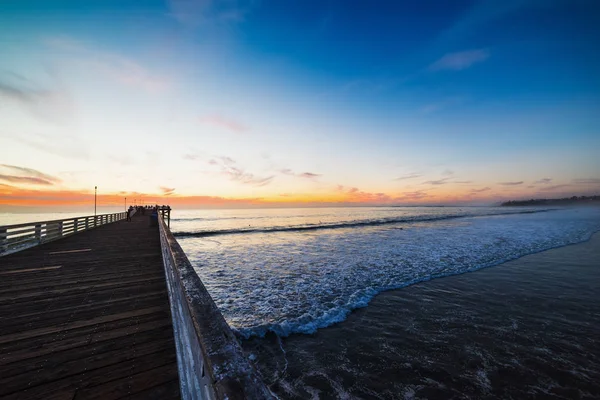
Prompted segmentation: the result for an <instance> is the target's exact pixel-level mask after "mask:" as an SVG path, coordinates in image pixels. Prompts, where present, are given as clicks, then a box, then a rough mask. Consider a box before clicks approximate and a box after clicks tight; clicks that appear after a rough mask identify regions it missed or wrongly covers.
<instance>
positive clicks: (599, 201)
mask: <svg viewBox="0 0 600 400" xmlns="http://www.w3.org/2000/svg"><path fill="white" fill-rule="evenodd" d="M575 204H576V205H590V204H594V205H600V196H579V197H578V196H572V197H564V198H562V199H531V200H510V201H506V202H504V203H502V204H501V205H502V206H566V205H575Z"/></svg>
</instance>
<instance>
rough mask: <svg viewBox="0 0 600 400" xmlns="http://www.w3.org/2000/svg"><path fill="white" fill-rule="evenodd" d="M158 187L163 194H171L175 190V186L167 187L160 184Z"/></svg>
mask: <svg viewBox="0 0 600 400" xmlns="http://www.w3.org/2000/svg"><path fill="white" fill-rule="evenodd" d="M159 189H160V191H161V192H162V193H163V194H164V195H165V196H169V195H172V194H173V193H174V192H175V188H168V187H165V186H160V187H159Z"/></svg>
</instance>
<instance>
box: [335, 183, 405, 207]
mask: <svg viewBox="0 0 600 400" xmlns="http://www.w3.org/2000/svg"><path fill="white" fill-rule="evenodd" d="M335 190H336V191H337V192H339V193H342V194H344V195H345V197H346V198H345V201H347V202H351V203H375V204H384V203H390V202H393V201H394V199H393V198H392V197H391V196H389V195H388V194H386V193H372V192H365V191H363V190H360V189H359V188H357V187H346V186H343V185H337V186H336V189H335Z"/></svg>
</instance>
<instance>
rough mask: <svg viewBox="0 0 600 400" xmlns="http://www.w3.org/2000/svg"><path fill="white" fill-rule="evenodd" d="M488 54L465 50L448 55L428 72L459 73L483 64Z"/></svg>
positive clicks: (435, 63)
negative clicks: (451, 71) (450, 71)
mask: <svg viewBox="0 0 600 400" xmlns="http://www.w3.org/2000/svg"><path fill="white" fill-rule="evenodd" d="M489 56H490V54H489V52H488V51H487V50H485V49H479V50H467V51H460V52H457V53H449V54H446V55H444V56H443V57H442V58H440V59H439V60H437V61H436V62H434V63H433V64H431V65H430V66H429V70H430V71H442V70H453V71H460V70H463V69H467V68H469V67H470V66H472V65H474V64H477V63H480V62H483V61H485V60H487V59H488V58H489Z"/></svg>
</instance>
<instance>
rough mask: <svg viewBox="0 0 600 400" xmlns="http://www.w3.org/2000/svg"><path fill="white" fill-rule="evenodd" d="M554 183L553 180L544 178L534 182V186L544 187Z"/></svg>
mask: <svg viewBox="0 0 600 400" xmlns="http://www.w3.org/2000/svg"><path fill="white" fill-rule="evenodd" d="M550 182H552V178H542V179H540V180H538V181H535V182H533V183H534V184H542V185H546V184H548V183H550Z"/></svg>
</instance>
